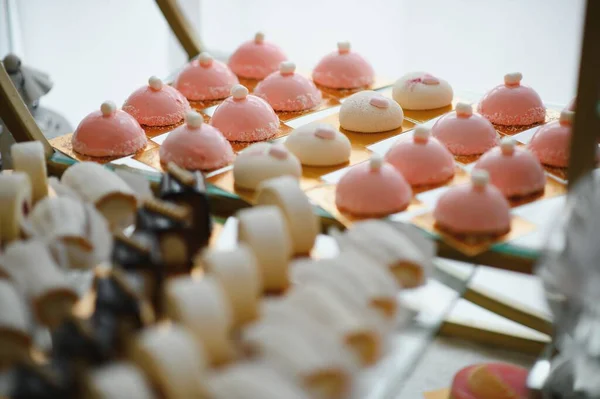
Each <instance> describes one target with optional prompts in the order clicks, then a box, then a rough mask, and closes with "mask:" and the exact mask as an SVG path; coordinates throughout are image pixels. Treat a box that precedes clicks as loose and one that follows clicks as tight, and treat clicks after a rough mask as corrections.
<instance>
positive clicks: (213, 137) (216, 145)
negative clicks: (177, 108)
mask: <svg viewBox="0 0 600 399" xmlns="http://www.w3.org/2000/svg"><path fill="white" fill-rule="evenodd" d="M192 121H193V122H192ZM159 155H160V162H161V163H162V164H164V165H166V164H168V163H169V162H174V163H175V164H177V165H178V166H180V167H182V168H184V169H188V170H212V169H218V168H221V167H223V166H226V165H228V164H230V163H231V162H233V157H234V155H233V149H232V148H231V144H229V142H228V141H227V139H226V138H225V137H224V136H223V134H222V133H221V132H220V131H219V130H218V129H217V128H215V127H213V126H210V125H208V124H206V123H202V116H200V115H199V114H197V113H192V116H190V117H188V122H187V123H186V124H185V125H182V126H179V127H178V128H176V129H175V130H173V131H172V132H171V133H169V136H167V138H166V140H165V141H164V142H163V144H162V145H161V146H160V150H159Z"/></svg>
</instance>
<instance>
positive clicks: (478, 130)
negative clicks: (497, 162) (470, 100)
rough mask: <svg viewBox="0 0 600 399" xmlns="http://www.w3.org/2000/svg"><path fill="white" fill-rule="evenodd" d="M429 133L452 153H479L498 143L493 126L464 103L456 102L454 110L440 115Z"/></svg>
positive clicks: (469, 105)
mask: <svg viewBox="0 0 600 399" xmlns="http://www.w3.org/2000/svg"><path fill="white" fill-rule="evenodd" d="M431 134H432V135H433V137H435V138H436V139H438V140H439V141H440V142H441V143H442V144H444V145H445V146H446V148H448V149H449V150H450V152H451V153H452V154H454V155H480V154H483V153H484V152H486V151H487V150H489V149H490V148H492V147H494V146H496V144H498V134H497V133H496V130H495V129H494V126H493V125H492V124H491V123H490V122H489V121H488V120H487V119H485V118H483V117H481V116H479V115H477V114H473V107H472V106H471V104H466V103H458V104H456V111H454V112H450V113H448V114H446V115H444V116H442V117H441V118H440V119H439V120H438V121H437V122H436V123H435V125H433V127H432V128H431Z"/></svg>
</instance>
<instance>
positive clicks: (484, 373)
mask: <svg viewBox="0 0 600 399" xmlns="http://www.w3.org/2000/svg"><path fill="white" fill-rule="evenodd" d="M528 374H529V371H528V370H527V369H525V368H523V367H519V366H515V365H512V364H507V363H488V364H476V365H472V366H469V367H465V368H464V369H462V370H460V371H459V372H458V373H457V374H456V375H455V376H454V380H453V381H452V388H451V390H450V398H449V399H509V398H510V399H526V398H528V397H529V396H528V389H527V375H528Z"/></svg>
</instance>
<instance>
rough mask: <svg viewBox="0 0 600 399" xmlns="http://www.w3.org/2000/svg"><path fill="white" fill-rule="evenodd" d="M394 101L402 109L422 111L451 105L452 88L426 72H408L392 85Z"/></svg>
mask: <svg viewBox="0 0 600 399" xmlns="http://www.w3.org/2000/svg"><path fill="white" fill-rule="evenodd" d="M392 96H393V98H394V100H396V102H397V103H398V104H400V106H401V107H402V108H403V109H408V110H415V111H422V110H428V109H435V108H442V107H446V106H448V105H450V104H452V98H453V97H454V92H453V90H452V86H450V84H449V83H448V82H447V81H445V80H444V79H440V78H438V77H436V76H433V75H432V74H430V73H427V72H421V71H417V72H410V73H407V74H406V75H404V76H402V77H401V78H400V79H398V80H397V81H396V83H394V89H393V92H392Z"/></svg>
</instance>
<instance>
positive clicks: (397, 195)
mask: <svg viewBox="0 0 600 399" xmlns="http://www.w3.org/2000/svg"><path fill="white" fill-rule="evenodd" d="M411 198H412V189H411V188H410V185H409V184H408V183H407V182H406V180H405V179H404V177H403V176H402V174H400V172H398V171H397V170H396V169H395V168H394V167H393V166H392V165H390V164H388V163H386V162H384V161H383V159H382V158H381V157H379V156H377V155H373V157H372V158H371V160H370V161H369V162H363V163H361V164H358V165H356V166H353V167H352V168H350V170H349V171H348V173H346V174H345V175H344V176H343V177H342V178H341V179H340V181H339V182H338V184H337V186H336V191H335V205H336V207H337V208H338V209H339V210H340V212H344V213H348V214H351V215H353V216H357V217H383V216H387V215H390V214H393V213H397V212H402V211H403V210H405V209H406V208H407V207H408V205H409V204H410V200H411Z"/></svg>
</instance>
